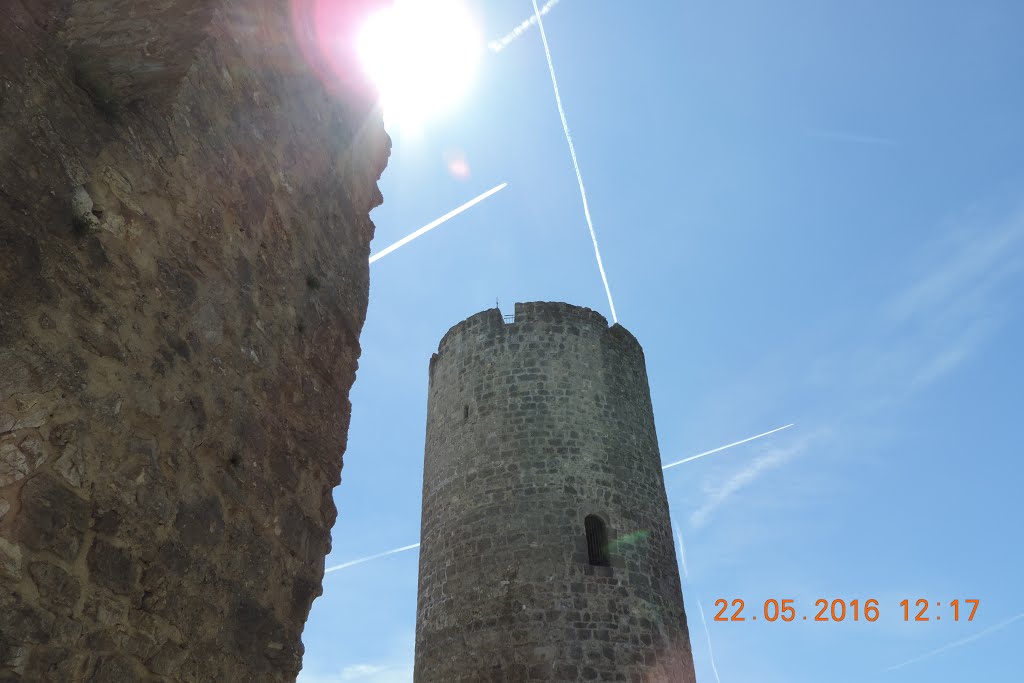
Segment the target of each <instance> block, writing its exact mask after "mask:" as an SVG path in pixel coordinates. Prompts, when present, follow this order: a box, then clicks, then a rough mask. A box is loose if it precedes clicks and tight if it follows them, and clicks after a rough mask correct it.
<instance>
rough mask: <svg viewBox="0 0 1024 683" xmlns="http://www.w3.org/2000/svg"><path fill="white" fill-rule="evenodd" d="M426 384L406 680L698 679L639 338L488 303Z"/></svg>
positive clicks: (580, 318)
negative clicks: (603, 562) (588, 526)
mask: <svg viewBox="0 0 1024 683" xmlns="http://www.w3.org/2000/svg"><path fill="white" fill-rule="evenodd" d="M429 392H430V393H429V399H428V404H427V405H428V408H427V443H426V454H425V458H424V468H423V516H422V531H421V536H420V537H421V542H422V546H421V548H420V573H419V606H418V610H417V619H416V668H415V680H416V682H417V683H477V682H478V681H495V682H498V681H502V682H504V681H507V682H509V683H520V682H522V681H596V680H601V681H630V682H631V683H633V682H636V683H693V681H694V680H695V679H694V671H693V659H692V655H691V650H690V640H689V633H688V630H687V625H686V613H685V611H684V609H683V596H682V591H681V587H680V582H679V571H678V569H677V566H678V565H677V564H676V555H675V547H674V544H673V541H672V529H671V522H670V521H669V511H668V500H667V498H666V495H665V484H664V479H663V477H662V470H661V457H660V454H659V451H658V439H657V435H656V433H655V428H654V414H653V410H652V408H651V399H650V390H649V388H648V383H647V370H646V368H645V365H644V355H643V350H642V349H641V348H640V345H639V344H638V343H637V341H636V339H635V338H634V337H633V335H631V334H630V333H629V332H628V331H626V329H625V328H623V327H622V326H621V325H614V326H612V327H608V322H607V321H606V320H605V319H604V317H603V316H601V315H600V314H598V313H595V312H594V311H592V310H590V309H586V308H579V307H576V306H570V305H568V304H562V303H542V302H535V303H525V304H518V303H517V304H516V307H515V321H514V323H512V324H505V323H504V322H503V320H502V317H501V314H500V313H499V312H498V310H497V309H491V310H488V311H484V312H482V313H478V314H477V315H474V316H472V317H471V318H469V319H467V320H465V321H463V322H461V323H459V324H458V325H456V326H455V327H453V328H452V329H451V330H450V331H449V332H448V333H447V334H446V335H445V336H444V338H443V339H442V340H441V343H440V346H439V347H438V352H437V354H436V355H435V356H434V357H433V358H432V359H431V363H430V389H429ZM589 515H596V516H597V517H599V518H600V519H602V520H603V522H604V524H606V525H607V533H608V540H609V543H608V545H607V548H608V551H609V556H610V557H609V559H610V561H609V562H608V565H609V566H595V565H592V564H590V557H589V555H588V548H587V537H586V531H585V519H586V518H587V516H589ZM453 653H457V654H454V655H453Z"/></svg>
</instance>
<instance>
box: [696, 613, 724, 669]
mask: <svg viewBox="0 0 1024 683" xmlns="http://www.w3.org/2000/svg"><path fill="white" fill-rule="evenodd" d="M697 609H699V610H700V623H702V624H704V635H705V636H707V639H708V654H709V655H711V670H712V671H714V672H715V680H716V681H718V683H722V679H721V678H719V677H718V667H717V666H715V651H714V650H713V649H712V648H711V631H709V630H708V620H707V619H705V618H704V605H702V604H700V598H697Z"/></svg>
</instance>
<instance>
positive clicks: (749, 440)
mask: <svg viewBox="0 0 1024 683" xmlns="http://www.w3.org/2000/svg"><path fill="white" fill-rule="evenodd" d="M792 426H793V425H792V424H788V425H784V426H782V427H777V428H776V429H773V430H771V431H770V432H765V433H763V434H758V435H757V436H752V437H750V438H749V439H743V440H742V441H734V442H732V443H727V444H725V445H724V446H719V447H718V448H712V449H711V450H710V451H704V452H703V453H698V454H697V455H691V456H690V457H689V458H683V459H682V460H677V461H675V462H670V463H669V464H667V465H663V466H662V468H661V469H663V470H667V469H668V468H669V467H675V466H676V465H682V464H683V463H684V462H690V461H691V460H696V459H697V458H703V457H704V456H705V455H711V454H712V453H717V452H719V451H724V450H725V449H727V448H732V447H733V446H739V445H741V444H745V443H749V442H751V441H753V440H754V439H760V438H761V437H762V436H768V435H769V434H774V433H775V432H781V431H782V430H783V429H789V428H790V427H792Z"/></svg>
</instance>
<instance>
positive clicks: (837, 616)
mask: <svg viewBox="0 0 1024 683" xmlns="http://www.w3.org/2000/svg"><path fill="white" fill-rule="evenodd" d="M795 602H796V601H795V600H789V599H785V600H776V599H774V598H768V599H767V600H765V601H764V603H763V605H762V609H761V613H760V614H756V613H754V614H751V613H750V612H749V611H748V612H746V613H745V612H744V610H746V609H747V605H746V602H745V601H744V600H742V599H740V598H735V599H733V600H731V601H730V600H726V599H724V598H719V599H718V600H715V606H716V607H718V608H719V609H718V612H717V613H716V614H715V621H748V620H749V621H757V620H758V617H759V616H760V617H761V618H762V619H763V620H764V621H768V622H774V621H784V622H790V621H798V620H799V621H830V622H839V621H868V622H874V621H878V619H879V617H880V616H881V608H880V603H879V601H878V600H876V599H875V598H869V599H867V600H863V601H862V600H860V599H854V600H844V599H841V598H836V599H834V600H826V599H824V598H819V599H818V600H815V601H814V608H815V609H814V610H811V612H809V613H807V614H803V615H799V614H798V613H797V608H796V607H795V606H794V603H795ZM980 603H981V601H980V600H975V599H973V598H971V599H966V600H960V599H956V600H947V601H946V602H945V603H943V602H942V601H940V600H936V601H934V602H933V601H930V600H926V599H924V598H918V599H917V600H914V601H913V602H911V601H910V600H909V599H904V600H902V601H900V603H899V607H900V608H901V610H900V612H901V613H902V615H903V621H941V620H942V617H943V616H945V617H946V618H947V620H951V621H973V620H974V615H975V614H976V613H977V611H978V605H979V604H980Z"/></svg>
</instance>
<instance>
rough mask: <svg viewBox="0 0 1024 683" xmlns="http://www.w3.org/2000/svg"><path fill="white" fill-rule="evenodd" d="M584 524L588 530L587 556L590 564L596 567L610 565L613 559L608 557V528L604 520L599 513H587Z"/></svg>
mask: <svg viewBox="0 0 1024 683" xmlns="http://www.w3.org/2000/svg"><path fill="white" fill-rule="evenodd" d="M583 526H584V528H585V529H586V531H587V558H588V559H589V560H590V564H592V565H594V566H595V567H608V566H610V565H611V561H610V559H609V557H608V528H607V527H606V526H605V524H604V520H603V519H601V518H600V517H598V516H597V515H587V518H586V519H584V520H583Z"/></svg>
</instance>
